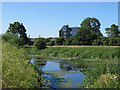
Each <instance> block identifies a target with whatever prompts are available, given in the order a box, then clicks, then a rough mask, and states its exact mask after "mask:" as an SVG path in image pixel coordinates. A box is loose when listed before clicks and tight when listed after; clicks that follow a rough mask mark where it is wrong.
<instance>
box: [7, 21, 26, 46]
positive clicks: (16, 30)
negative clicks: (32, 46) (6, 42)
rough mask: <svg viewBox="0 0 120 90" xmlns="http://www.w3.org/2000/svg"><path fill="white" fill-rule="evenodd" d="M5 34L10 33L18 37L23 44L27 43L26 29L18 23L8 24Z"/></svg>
mask: <svg viewBox="0 0 120 90" xmlns="http://www.w3.org/2000/svg"><path fill="white" fill-rule="evenodd" d="M7 32H11V33H12V34H14V35H18V36H19V37H20V38H21V39H22V40H23V41H24V42H25V44H27V43H28V37H27V34H26V29H25V27H24V26H23V24H22V23H21V24H20V23H19V22H14V23H13V24H11V23H10V26H9V28H8V30H7Z"/></svg>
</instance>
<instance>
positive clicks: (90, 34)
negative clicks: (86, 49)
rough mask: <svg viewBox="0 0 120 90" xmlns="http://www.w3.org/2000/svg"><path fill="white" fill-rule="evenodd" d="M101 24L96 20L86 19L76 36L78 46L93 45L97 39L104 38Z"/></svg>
mask: <svg viewBox="0 0 120 90" xmlns="http://www.w3.org/2000/svg"><path fill="white" fill-rule="evenodd" d="M99 29H100V22H99V20H97V19H96V18H90V17H88V18H86V19H84V21H83V22H82V23H81V27H80V29H79V30H78V31H77V33H76V34H75V36H74V41H75V42H76V44H77V45H92V42H93V41H94V40H95V39H98V38H100V37H102V33H101V32H100V30H99Z"/></svg>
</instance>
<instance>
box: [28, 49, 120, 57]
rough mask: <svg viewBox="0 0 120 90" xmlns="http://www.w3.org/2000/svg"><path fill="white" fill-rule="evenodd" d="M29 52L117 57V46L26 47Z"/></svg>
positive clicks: (63, 55) (56, 55)
mask: <svg viewBox="0 0 120 90" xmlns="http://www.w3.org/2000/svg"><path fill="white" fill-rule="evenodd" d="M27 51H28V53H29V54H33V55H40V56H41V57H46V56H47V57H78V58H82V59H83V58H87V59H119V55H118V51H119V47H79V48H78V47H76V48H70V47H49V48H46V49H43V50H36V51H35V50H34V49H33V48H32V49H30V48H29V49H27Z"/></svg>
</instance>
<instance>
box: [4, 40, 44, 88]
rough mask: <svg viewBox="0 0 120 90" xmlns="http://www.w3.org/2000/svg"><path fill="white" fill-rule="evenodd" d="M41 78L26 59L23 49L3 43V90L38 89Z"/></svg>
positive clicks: (41, 81)
mask: <svg viewBox="0 0 120 90" xmlns="http://www.w3.org/2000/svg"><path fill="white" fill-rule="evenodd" d="M42 83H43V80H42V77H41V76H40V75H39V74H38V73H37V72H36V71H35V70H34V68H33V66H32V65H31V64H29V61H28V60H27V59H26V55H25V51H24V49H23V48H21V49H18V48H17V47H16V46H13V45H10V44H9V43H6V42H3V44H2V87H3V88H35V87H37V88H39V87H42V85H43V84H42Z"/></svg>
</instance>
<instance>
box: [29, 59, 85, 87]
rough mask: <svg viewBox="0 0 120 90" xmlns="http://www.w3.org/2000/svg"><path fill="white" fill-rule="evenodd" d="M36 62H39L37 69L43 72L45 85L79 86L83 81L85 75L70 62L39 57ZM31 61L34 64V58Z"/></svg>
mask: <svg viewBox="0 0 120 90" xmlns="http://www.w3.org/2000/svg"><path fill="white" fill-rule="evenodd" d="M37 62H38V63H40V64H39V65H40V66H39V70H41V71H43V72H44V73H43V76H44V77H45V79H46V83H45V85H48V86H50V87H53V88H80V84H82V83H84V78H85V75H84V74H83V73H82V72H80V71H79V70H77V69H75V67H74V65H72V64H70V63H67V62H65V61H63V60H54V61H53V60H40V59H39V61H37ZM41 62H42V64H41ZM31 63H34V64H35V60H34V59H32V60H31Z"/></svg>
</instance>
